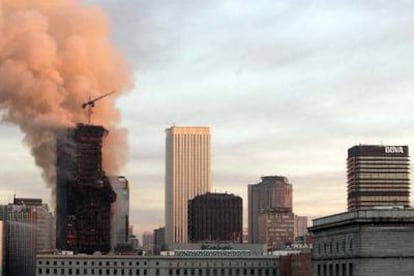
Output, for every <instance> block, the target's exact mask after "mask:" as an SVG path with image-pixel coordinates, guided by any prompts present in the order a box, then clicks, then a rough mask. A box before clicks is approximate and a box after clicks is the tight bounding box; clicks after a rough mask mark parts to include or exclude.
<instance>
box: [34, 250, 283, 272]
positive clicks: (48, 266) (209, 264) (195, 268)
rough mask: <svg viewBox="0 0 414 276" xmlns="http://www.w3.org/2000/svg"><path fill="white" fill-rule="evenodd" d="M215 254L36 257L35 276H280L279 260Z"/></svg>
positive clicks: (183, 253) (275, 258)
mask: <svg viewBox="0 0 414 276" xmlns="http://www.w3.org/2000/svg"><path fill="white" fill-rule="evenodd" d="M218 251H219V252H216V253H217V254H216V255H214V256H212V255H211V254H208V255H205V254H202V252H201V253H200V252H199V254H194V252H187V253H185V252H180V254H179V256H175V255H173V256H119V255H83V254H81V255H38V256H37V261H36V275H37V276H49V275H111V276H112V275H117V276H118V275H134V276H136V275H146V276H155V275H157V276H158V275H159V276H167V275H168V276H170V275H182V276H184V275H188V276H206V275H211V276H213V275H215V276H224V275H244V276H245V275H249V276H252V275H263V276H265V275H273V276H279V275H281V274H280V270H279V257H276V256H245V255H244V254H237V252H231V253H232V254H224V253H226V252H225V250H218ZM210 253H211V252H210ZM227 253H229V252H227Z"/></svg>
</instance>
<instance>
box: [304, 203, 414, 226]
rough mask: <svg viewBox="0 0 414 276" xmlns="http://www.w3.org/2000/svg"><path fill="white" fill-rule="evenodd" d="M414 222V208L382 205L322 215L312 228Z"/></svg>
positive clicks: (314, 221)
mask: <svg viewBox="0 0 414 276" xmlns="http://www.w3.org/2000/svg"><path fill="white" fill-rule="evenodd" d="M373 222H375V223H396V222H404V223H414V209H413V208H400V207H395V208H392V207H382V208H378V209H376V208H373V209H369V210H356V211H352V212H345V213H339V214H335V215H331V216H326V217H321V218H317V219H314V220H313V226H312V227H310V230H311V231H312V230H319V229H322V228H329V227H334V226H341V225H346V224H351V223H373Z"/></svg>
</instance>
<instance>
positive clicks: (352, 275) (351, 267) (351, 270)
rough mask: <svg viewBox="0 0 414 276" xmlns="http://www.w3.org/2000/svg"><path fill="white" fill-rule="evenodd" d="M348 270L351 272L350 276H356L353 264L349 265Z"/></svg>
mask: <svg viewBox="0 0 414 276" xmlns="http://www.w3.org/2000/svg"><path fill="white" fill-rule="evenodd" d="M348 270H349V273H348V275H349V276H354V266H353V265H352V263H350V264H349V267H348Z"/></svg>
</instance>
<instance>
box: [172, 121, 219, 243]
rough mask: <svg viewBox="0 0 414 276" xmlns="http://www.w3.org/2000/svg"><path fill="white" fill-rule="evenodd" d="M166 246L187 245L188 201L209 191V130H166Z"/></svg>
mask: <svg viewBox="0 0 414 276" xmlns="http://www.w3.org/2000/svg"><path fill="white" fill-rule="evenodd" d="M165 148H166V159H165V163H166V171H165V237H166V243H167V244H168V245H172V244H174V243H187V242H188V225H187V222H188V217H187V215H188V209H187V204H188V200H190V199H192V198H194V197H195V196H197V195H200V194H204V193H207V192H210V189H211V165H210V163H211V157H210V156H211V142H210V129H209V128H208V127H177V126H173V127H170V128H168V129H166V147H165Z"/></svg>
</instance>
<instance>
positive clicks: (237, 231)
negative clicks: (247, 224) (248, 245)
mask: <svg viewBox="0 0 414 276" xmlns="http://www.w3.org/2000/svg"><path fill="white" fill-rule="evenodd" d="M242 209H243V207H242V198H241V197H239V196H235V195H232V194H226V193H206V194H203V195H199V196H196V197H195V198H193V199H191V200H189V202H188V236H189V237H188V238H189V241H191V242H203V241H229V242H236V243H242V242H243V233H242V224H243V221H242V216H243V215H242V213H243V210H242Z"/></svg>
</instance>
